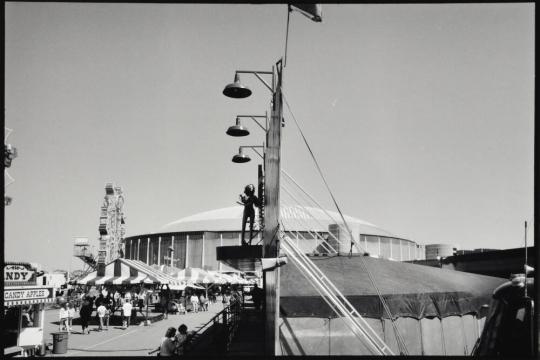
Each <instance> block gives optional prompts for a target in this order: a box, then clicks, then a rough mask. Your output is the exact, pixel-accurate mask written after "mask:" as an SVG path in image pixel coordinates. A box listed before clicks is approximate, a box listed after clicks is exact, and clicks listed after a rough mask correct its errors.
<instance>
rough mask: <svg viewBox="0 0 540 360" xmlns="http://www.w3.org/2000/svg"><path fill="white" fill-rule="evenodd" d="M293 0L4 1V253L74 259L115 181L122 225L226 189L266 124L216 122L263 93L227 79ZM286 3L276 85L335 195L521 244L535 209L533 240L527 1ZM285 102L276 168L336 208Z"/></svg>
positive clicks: (211, 200) (437, 228)
mask: <svg viewBox="0 0 540 360" xmlns="http://www.w3.org/2000/svg"><path fill="white" fill-rule="evenodd" d="M286 19H287V8H286V6H285V5H283V4H275V5H248V4H234V5H230V4H229V5H217V4H143V3H134V4H129V3H126V4H113V3H32V2H14V3H10V2H7V3H6V4H5V112H4V114H5V125H6V127H8V128H10V129H13V132H12V133H11V135H10V136H9V139H8V142H9V143H11V144H13V145H14V146H15V147H17V149H18V152H19V156H18V158H16V159H15V160H14V161H13V164H12V167H11V168H10V169H9V173H10V175H11V176H12V177H13V178H14V179H15V182H14V183H12V184H11V185H9V186H8V187H7V188H6V194H7V195H9V196H11V197H12V198H13V202H12V204H11V205H9V206H7V207H6V208H5V221H4V230H5V244H4V245H5V247H4V249H5V258H6V259H10V260H18V261H31V262H37V263H41V264H43V265H44V266H45V267H46V268H49V269H50V270H54V269H56V268H63V269H72V270H74V269H78V268H81V267H82V262H81V261H80V260H78V259H75V258H73V257H72V251H73V250H72V245H73V239H74V238H75V237H88V238H89V239H90V241H91V242H93V243H94V244H96V245H97V238H98V236H99V233H98V224H99V214H100V206H101V204H102V202H103V197H104V195H105V191H104V186H105V183H107V182H115V183H116V184H118V185H120V186H122V187H123V190H124V195H125V206H124V210H125V215H126V226H127V229H128V234H138V233H148V232H157V231H159V229H160V228H161V227H162V226H163V225H164V224H166V223H169V222H171V221H174V220H176V219H179V218H182V217H185V216H189V215H192V214H196V213H199V212H202V211H206V210H209V209H218V208H223V207H229V206H233V205H235V202H236V201H237V200H238V194H239V193H241V192H242V190H243V187H244V186H245V185H246V184H248V183H256V181H257V179H256V176H257V163H259V161H258V160H257V156H256V155H255V154H254V153H252V152H249V154H250V156H251V157H252V159H253V160H254V161H252V162H250V163H247V164H233V163H232V162H231V157H232V156H233V155H234V153H235V152H236V151H237V149H238V146H239V145H260V144H261V143H262V142H263V134H262V132H261V131H259V129H258V128H257V126H256V124H254V123H253V122H251V123H249V122H246V123H245V125H246V126H247V127H248V128H249V129H250V130H251V135H250V136H249V137H247V138H242V139H238V138H232V137H228V136H227V135H226V134H225V130H226V129H227V127H228V126H230V125H232V124H233V123H234V119H235V116H236V115H237V114H264V112H265V111H267V110H268V108H269V100H270V99H269V96H268V92H267V90H266V89H265V88H264V86H262V85H261V84H260V83H259V82H258V80H257V79H256V78H254V77H249V76H247V75H246V76H243V77H242V79H243V81H244V82H245V83H246V84H248V86H250V87H251V88H252V90H253V95H252V96H251V97H250V98H248V99H245V100H234V99H229V98H226V97H224V96H223V95H222V93H221V91H222V90H223V87H224V86H225V85H226V84H228V83H230V82H231V81H232V80H233V77H234V71H235V70H237V69H241V70H270V69H271V67H272V65H273V64H274V63H275V62H276V61H277V60H278V59H279V58H280V57H282V56H283V53H284V45H285V28H286ZM290 20H291V22H290V34H289V42H288V56H287V66H286V68H285V71H284V92H285V96H286V99H287V101H288V102H289V104H290V105H291V109H292V113H293V114H294V117H296V118H297V120H298V121H299V122H300V123H301V124H302V126H303V130H304V133H305V135H306V137H307V139H308V141H309V142H310V145H311V147H312V150H313V151H314V153H315V155H316V157H317V159H318V160H319V163H320V166H321V168H322V169H323V171H324V173H325V175H326V177H327V181H328V183H329V185H330V187H331V188H332V190H333V192H334V195H335V197H336V199H337V201H338V203H339V205H340V207H341V209H342V211H343V212H344V213H345V214H348V215H351V216H353V217H356V218H359V219H363V220H365V221H367V222H370V223H374V224H377V225H378V226H380V227H381V228H383V229H386V230H388V231H390V232H392V233H394V234H399V235H400V236H403V237H404V238H407V239H411V240H414V241H416V242H418V243H420V244H430V243H452V244H457V245H458V246H459V247H460V248H463V249H473V248H501V249H502V248H514V247H519V246H522V245H523V238H524V231H523V222H524V221H526V220H527V221H529V224H530V226H529V232H528V239H529V243H532V241H533V232H532V231H533V229H532V224H531V223H532V217H533V205H534V193H533V175H534V173H533V169H534V168H533V161H534V153H533V146H534V4H532V3H521V4H511V3H508V4H502V3H501V4H401V5H399V4H385V5H374V4H367V5H363V4H345V5H332V4H324V5H323V22H322V23H315V22H312V21H310V20H309V19H307V18H306V17H304V16H303V15H301V14H299V13H292V14H291V19H290ZM284 117H285V122H286V126H285V128H284V129H283V147H282V166H283V168H284V169H285V170H286V171H287V172H288V173H290V174H291V175H292V176H293V177H294V178H295V180H297V181H298V182H299V183H300V184H302V186H303V188H304V189H305V190H307V191H308V192H309V193H310V194H312V195H313V196H314V197H316V198H317V199H318V201H320V203H321V204H322V206H324V207H325V208H327V209H331V210H335V208H334V206H333V203H332V201H331V198H330V197H329V195H328V193H327V192H326V190H325V187H324V185H323V183H322V182H321V179H320V178H319V176H318V174H317V172H316V170H315V168H314V166H313V162H312V160H311V159H310V157H309V153H308V152H307V151H306V149H305V146H304V145H303V143H302V140H301V138H300V136H299V133H298V131H297V129H296V127H295V125H294V121H293V120H292V115H291V113H290V112H288V110H285V114H284ZM282 182H283V183H284V184H285V185H287V186H289V188H292V187H293V186H292V185H291V183H290V182H287V181H286V180H285V179H282ZM282 200H283V203H284V204H294V201H293V200H292V199H291V198H289V197H288V196H287V194H284V193H282Z"/></svg>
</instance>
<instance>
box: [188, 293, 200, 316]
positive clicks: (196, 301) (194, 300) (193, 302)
mask: <svg viewBox="0 0 540 360" xmlns="http://www.w3.org/2000/svg"><path fill="white" fill-rule="evenodd" d="M189 301H190V302H191V306H192V307H193V312H199V297H198V296H197V295H196V294H195V293H193V294H191V297H190V298H189Z"/></svg>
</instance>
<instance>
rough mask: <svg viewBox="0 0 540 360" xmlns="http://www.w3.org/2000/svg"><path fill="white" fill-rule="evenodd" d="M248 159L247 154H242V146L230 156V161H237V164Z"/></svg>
mask: <svg viewBox="0 0 540 360" xmlns="http://www.w3.org/2000/svg"><path fill="white" fill-rule="evenodd" d="M248 161H251V159H250V158H249V156H248V155H247V154H244V152H243V151H242V148H240V149H239V150H238V154H236V155H234V156H233V158H232V162H233V163H237V164H241V163H246V162H248Z"/></svg>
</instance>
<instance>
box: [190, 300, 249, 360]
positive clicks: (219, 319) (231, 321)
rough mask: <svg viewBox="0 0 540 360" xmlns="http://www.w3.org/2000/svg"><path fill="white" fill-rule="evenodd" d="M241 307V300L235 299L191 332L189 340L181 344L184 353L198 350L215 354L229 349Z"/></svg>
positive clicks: (192, 352) (236, 327) (238, 320)
mask: <svg viewBox="0 0 540 360" xmlns="http://www.w3.org/2000/svg"><path fill="white" fill-rule="evenodd" d="M242 309H243V306H242V302H241V301H240V300H235V301H234V302H232V303H231V305H229V306H227V307H226V308H224V309H223V310H222V311H220V312H219V313H217V314H216V315H215V316H214V317H213V318H212V319H210V321H208V322H207V323H206V324H204V325H203V326H201V327H200V328H199V329H197V330H196V331H195V332H193V333H192V334H191V336H190V338H189V340H188V341H186V342H185V343H184V344H183V353H184V355H186V354H195V353H198V352H204V353H205V354H210V353H213V354H216V355H217V354H225V353H226V352H227V351H229V347H230V345H231V342H232V340H233V338H234V336H235V334H236V330H237V329H238V324H239V322H240V316H241V313H242ZM203 349H204V350H203Z"/></svg>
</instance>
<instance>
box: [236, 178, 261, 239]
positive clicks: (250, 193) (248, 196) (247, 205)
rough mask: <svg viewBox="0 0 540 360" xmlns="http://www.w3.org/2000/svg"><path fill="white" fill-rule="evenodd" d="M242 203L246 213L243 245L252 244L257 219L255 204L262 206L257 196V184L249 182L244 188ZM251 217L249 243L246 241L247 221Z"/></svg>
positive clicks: (244, 216) (243, 220)
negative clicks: (254, 224)
mask: <svg viewBox="0 0 540 360" xmlns="http://www.w3.org/2000/svg"><path fill="white" fill-rule="evenodd" d="M239 196H240V202H239V204H240V205H244V213H243V216H242V245H251V238H252V237H253V221H254V220H255V208H254V207H253V206H254V205H255V206H257V207H260V206H261V204H260V201H259V198H257V196H255V186H254V185H253V184H249V185H247V186H246V187H245V188H244V193H243V194H240V195H239ZM248 219H249V243H248V242H247V241H245V239H244V238H245V233H246V223H247V221H248Z"/></svg>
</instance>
